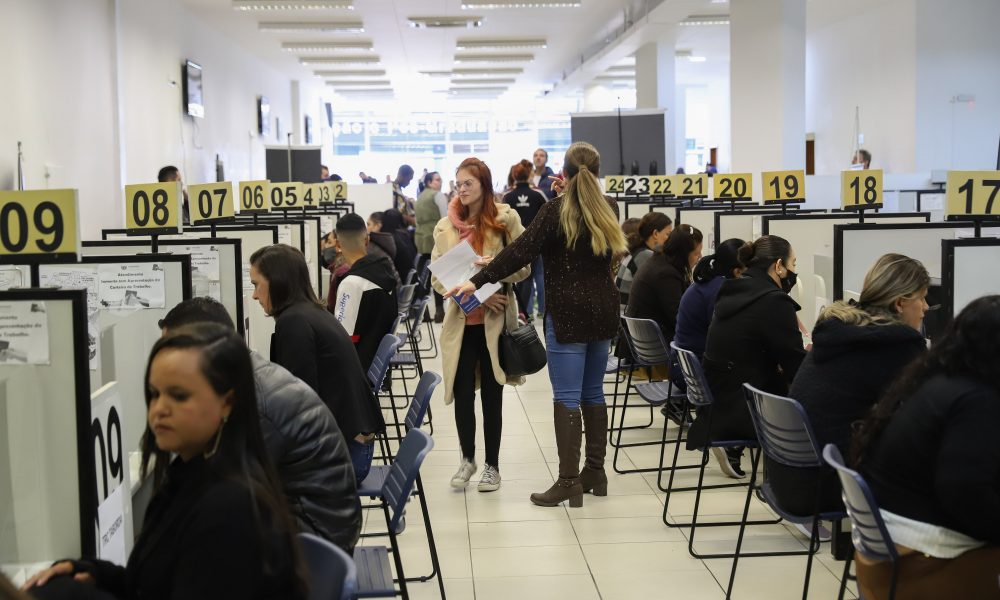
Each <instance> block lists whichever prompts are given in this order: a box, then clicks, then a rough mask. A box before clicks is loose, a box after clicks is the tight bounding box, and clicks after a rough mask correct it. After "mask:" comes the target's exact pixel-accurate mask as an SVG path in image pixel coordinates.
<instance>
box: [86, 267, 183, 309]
mask: <svg viewBox="0 0 1000 600" xmlns="http://www.w3.org/2000/svg"><path fill="white" fill-rule="evenodd" d="M97 274H98V278H99V281H100V287H99V293H100V302H101V306H102V307H104V308H110V309H113V310H127V309H143V308H163V307H164V305H165V303H166V291H165V288H166V278H165V276H164V272H163V266H162V265H161V264H160V263H137V264H120V263H115V264H102V265H100V267H98V270H97Z"/></svg>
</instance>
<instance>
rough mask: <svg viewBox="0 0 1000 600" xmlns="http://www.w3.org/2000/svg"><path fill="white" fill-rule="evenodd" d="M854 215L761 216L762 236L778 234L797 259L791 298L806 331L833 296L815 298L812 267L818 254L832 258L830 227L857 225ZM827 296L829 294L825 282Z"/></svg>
mask: <svg viewBox="0 0 1000 600" xmlns="http://www.w3.org/2000/svg"><path fill="white" fill-rule="evenodd" d="M857 220H858V216H857V214H854V213H831V214H806V215H791V214H789V215H763V216H761V217H760V223H761V235H777V236H779V237H782V238H785V239H786V240H788V243H790V244H791V245H792V249H793V250H794V251H795V256H796V258H797V268H796V271H797V273H798V281H799V283H798V284H797V285H796V286H795V288H794V289H793V290H792V293H791V296H792V297H793V298H794V299H795V300H796V301H797V302H798V303H799V304H800V305H801V306H802V310H800V311H799V319H800V320H801V321H802V324H803V325H805V327H806V328H807V329H809V330H812V327H813V325H814V324H815V322H816V314H817V311H818V308H819V307H820V306H823V305H824V304H826V303H828V302H829V301H831V300H832V299H833V298H832V297H819V296H817V282H816V275H817V274H816V272H815V271H814V269H815V264H816V259H815V257H816V256H817V255H819V256H833V227H834V225H837V224H843V223H851V222H857ZM865 222H866V223H883V222H891V223H925V222H927V215H926V214H924V213H882V214H877V215H867V216H865ZM825 287H826V290H827V293H829V292H830V291H832V289H833V288H832V285H831V282H826V286H825Z"/></svg>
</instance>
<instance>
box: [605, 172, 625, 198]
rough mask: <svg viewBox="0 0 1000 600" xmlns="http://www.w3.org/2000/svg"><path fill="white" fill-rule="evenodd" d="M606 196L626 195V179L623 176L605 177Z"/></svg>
mask: <svg viewBox="0 0 1000 600" xmlns="http://www.w3.org/2000/svg"><path fill="white" fill-rule="evenodd" d="M604 193H605V194H624V193H625V177H624V176H622V175H606V176H605V177H604Z"/></svg>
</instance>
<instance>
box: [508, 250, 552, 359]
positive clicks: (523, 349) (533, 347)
mask: <svg viewBox="0 0 1000 600" xmlns="http://www.w3.org/2000/svg"><path fill="white" fill-rule="evenodd" d="M506 237H507V236H506V235H505V236H503V242H504V244H503V245H504V247H507V239H506ZM508 285H509V284H504V292H506V291H507V289H508V288H507V286H508ZM499 347H500V368H501V369H503V372H504V373H506V374H507V377H523V376H525V375H533V374H535V373H537V372H539V371H541V370H542V369H543V368H544V367H545V364H546V363H547V361H548V359H547V358H546V357H545V346H544V345H543V344H542V340H540V339H538V331H537V330H535V326H534V325H530V324H528V325H521V326H520V327H518V328H517V329H515V330H514V331H509V330H508V329H507V318H506V314H505V315H504V322H503V331H502V332H500V342H499Z"/></svg>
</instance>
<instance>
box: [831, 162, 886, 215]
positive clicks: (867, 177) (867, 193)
mask: <svg viewBox="0 0 1000 600" xmlns="http://www.w3.org/2000/svg"><path fill="white" fill-rule="evenodd" d="M840 206H841V208H843V209H844V210H868V209H870V208H882V169H870V170H867V171H841V173H840Z"/></svg>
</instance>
